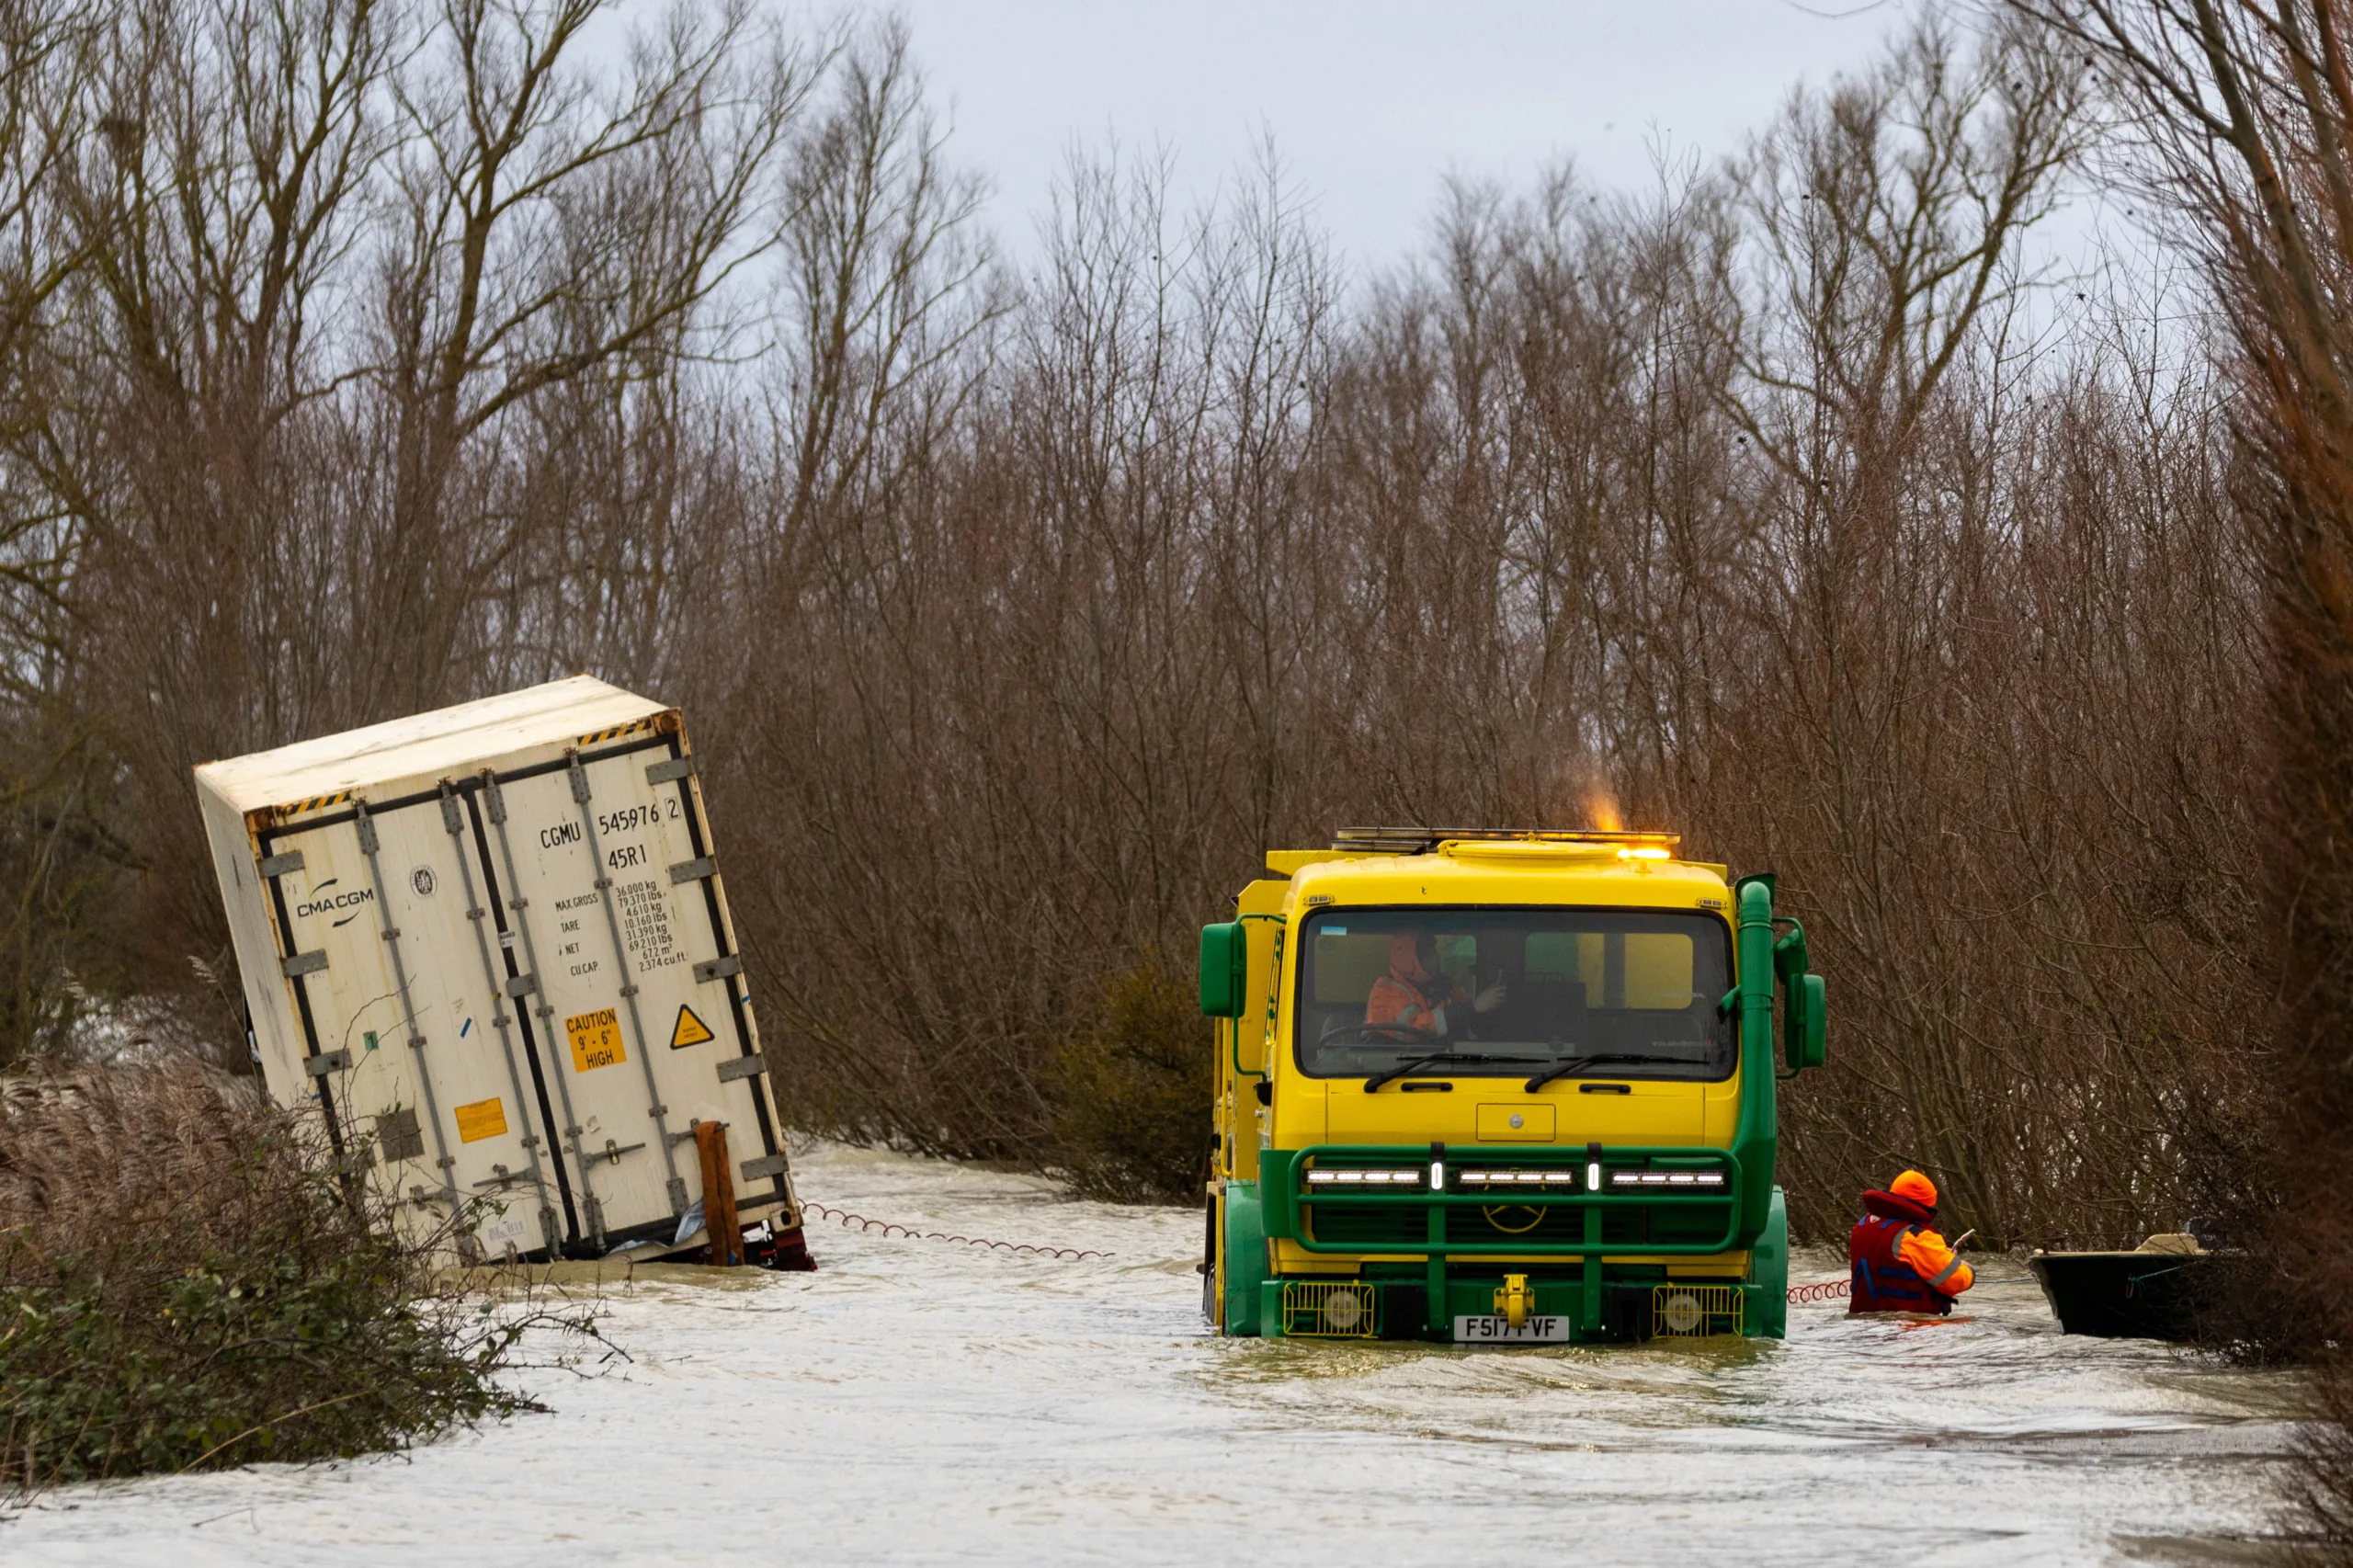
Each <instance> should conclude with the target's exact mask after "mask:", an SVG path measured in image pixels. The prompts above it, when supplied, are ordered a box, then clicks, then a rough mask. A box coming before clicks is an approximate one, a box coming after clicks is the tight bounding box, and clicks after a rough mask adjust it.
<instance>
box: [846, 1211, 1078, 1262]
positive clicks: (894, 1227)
mask: <svg viewBox="0 0 2353 1568" xmlns="http://www.w3.org/2000/svg"><path fill="white" fill-rule="evenodd" d="M801 1212H802V1213H803V1214H815V1215H817V1216H819V1217H820V1218H822V1219H826V1220H831V1221H834V1222H835V1224H838V1225H840V1226H842V1227H843V1228H844V1229H845V1230H852V1231H859V1232H863V1233H868V1234H871V1235H883V1236H904V1237H905V1238H906V1239H907V1240H909V1241H920V1242H956V1243H959V1244H962V1245H964V1246H968V1247H994V1248H995V1250H997V1251H998V1252H1010V1253H1028V1254H1029V1256H1032V1257H1051V1258H1054V1259H1056V1260H1058V1261H1061V1262H1064V1263H1077V1262H1080V1261H1083V1260H1084V1259H1086V1258H1090V1257H1094V1258H1108V1257H1109V1256H1111V1255H1110V1254H1109V1253H1108V1252H1097V1251H1095V1250H1093V1249H1092V1248H1086V1247H1056V1246H1040V1245H1032V1244H1029V1243H1028V1242H1000V1241H994V1240H992V1239H990V1238H989V1237H987V1236H952V1235H947V1234H944V1233H941V1232H938V1231H918V1230H916V1229H915V1227H914V1226H912V1225H902V1224H900V1223H898V1222H897V1221H892V1220H870V1219H868V1218H867V1217H866V1216H865V1215H863V1214H853V1213H851V1212H850V1211H849V1210H847V1209H829V1208H827V1207H826V1206H825V1205H824V1204H823V1203H811V1202H809V1201H807V1200H806V1199H803V1200H802V1202H801Z"/></svg>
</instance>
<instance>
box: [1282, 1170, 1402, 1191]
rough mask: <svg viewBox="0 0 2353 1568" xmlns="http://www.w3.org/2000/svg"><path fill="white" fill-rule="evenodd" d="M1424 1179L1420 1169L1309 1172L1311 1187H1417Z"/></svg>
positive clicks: (1308, 1182)
mask: <svg viewBox="0 0 2353 1568" xmlns="http://www.w3.org/2000/svg"><path fill="white" fill-rule="evenodd" d="M1421 1179H1422V1173H1421V1172H1419V1171H1352V1170H1313V1171H1310V1172H1308V1173H1307V1185H1308V1186H1310V1187H1415V1186H1418V1185H1419V1184H1420V1182H1421Z"/></svg>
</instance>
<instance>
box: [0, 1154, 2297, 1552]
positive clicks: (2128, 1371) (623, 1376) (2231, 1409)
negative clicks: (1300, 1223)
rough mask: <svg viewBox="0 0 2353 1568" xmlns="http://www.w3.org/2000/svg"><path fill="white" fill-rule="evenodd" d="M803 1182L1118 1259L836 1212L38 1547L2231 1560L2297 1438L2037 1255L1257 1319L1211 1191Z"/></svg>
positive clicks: (69, 1498)
mask: <svg viewBox="0 0 2353 1568" xmlns="http://www.w3.org/2000/svg"><path fill="white" fill-rule="evenodd" d="M798 1170H799V1173H800V1181H801V1191H802V1193H803V1196H804V1197H805V1198H807V1199H811V1200H812V1201H813V1202H819V1203H824V1204H827V1205H830V1206H833V1207H835V1208H837V1209H841V1210H850V1211H854V1212H856V1213H858V1214H861V1215H870V1216H874V1217H876V1218H878V1219H888V1220H892V1221H902V1222H907V1223H912V1224H914V1225H915V1226H916V1227H917V1228H919V1229H923V1230H938V1231H942V1232H954V1233H964V1234H968V1235H985V1236H991V1237H998V1238H1002V1239H1005V1240H1007V1241H1013V1242H1021V1243H1029V1244H1051V1245H1055V1246H1061V1247H1068V1248H1086V1249H1099V1250H1103V1251H1108V1253H1110V1254H1111V1255H1112V1256H1109V1257H1108V1258H1105V1259H1100V1260H1093V1259H1090V1260H1085V1261H1076V1262H1071V1261H1044V1260H1040V1259H1039V1258H1037V1257H1034V1256H1026V1255H1018V1254H1006V1253H1003V1252H998V1251H992V1250H987V1249H983V1248H979V1247H972V1246H965V1245H960V1244H952V1243H945V1242H937V1241H925V1240H920V1239H907V1238H905V1237H902V1236H899V1235H895V1234H894V1235H889V1236H885V1235H881V1234H871V1233H856V1232H852V1231H847V1230H844V1229H841V1228H839V1227H838V1225H825V1224H815V1223H813V1225H812V1227H811V1240H812V1242H813V1245H814V1247H815V1250H816V1251H817V1254H818V1256H819V1259H820V1262H821V1264H822V1269H821V1271H820V1272H818V1273H816V1274H813V1275H757V1274H743V1273H738V1274H733V1275H731V1276H728V1277H726V1280H727V1282H726V1283H725V1284H724V1285H721V1286H713V1285H710V1284H707V1283H700V1282H698V1271H694V1270H688V1269H680V1268H674V1267H663V1268H655V1269H650V1270H640V1271H639V1273H638V1276H637V1278H636V1279H635V1280H634V1281H633V1282H631V1283H630V1284H628V1285H627V1286H626V1287H623V1288H620V1289H618V1290H614V1291H613V1292H611V1294H610V1295H609V1297H608V1309H607V1311H606V1313H605V1319H604V1322H605V1327H606V1329H607V1331H608V1333H609V1334H610V1335H611V1336H612V1338H613V1339H614V1340H615V1341H616V1342H617V1343H619V1344H620V1346H623V1347H625V1348H626V1349H627V1351H628V1352H629V1354H630V1356H631V1360H630V1361H629V1362H628V1363H627V1364H625V1365H621V1364H616V1365H615V1366H614V1367H612V1368H611V1369H607V1370H603V1371H601V1372H597V1373H596V1374H595V1375H582V1373H580V1372H578V1371H567V1370H558V1369H540V1370H536V1371H532V1372H529V1373H527V1374H524V1376H525V1379H526V1381H527V1383H528V1386H529V1389H530V1391H531V1392H533V1393H535V1394H537V1395H538V1396H539V1397H540V1398H541V1399H543V1400H544V1401H545V1402H546V1403H548V1404H549V1405H550V1406H551V1407H552V1409H551V1414H548V1415H527V1416H521V1417H518V1418H517V1419H514V1420H512V1421H508V1422H505V1423H502V1424H499V1425H496V1426H489V1427H485V1428H483V1429H482V1430H480V1431H476V1432H472V1433H466V1434H461V1435H460V1436H458V1437H453V1438H451V1439H449V1440H447V1441H445V1442H441V1443H438V1444H434V1445H432V1446H429V1447H427V1448H424V1449H418V1450H417V1451H415V1452H414V1453H411V1454H407V1455H403V1456H398V1457H393V1458H388V1459H373V1460H363V1461H360V1462H358V1463H352V1464H342V1465H328V1466H317V1467H312V1468H287V1467H271V1466H264V1467H259V1468H256V1469H252V1470H247V1471H235V1472H231V1473H224V1474H216V1475H204V1476H196V1477H188V1478H184V1479H177V1480H159V1481H149V1482H140V1483H130V1484H124V1485H118V1486H111V1487H103V1488H93V1487H79V1488H69V1489H66V1490H63V1491H60V1492H55V1493H51V1494H47V1495H46V1496H44V1497H42V1498H41V1499H40V1501H39V1502H37V1503H36V1504H35V1505H34V1506H31V1507H29V1508H27V1509H23V1510H20V1511H18V1512H17V1513H16V1514H15V1515H14V1517H11V1518H10V1519H8V1521H7V1522H6V1523H5V1524H0V1562H6V1563H8V1564H11V1565H17V1564H28V1563H93V1564H101V1563H102V1564H154V1565H159V1568H160V1565H168V1568H194V1565H197V1564H210V1563H223V1564H227V1563H244V1562H267V1563H318V1564H321V1565H322V1568H325V1565H329V1564H332V1565H333V1568H366V1565H372V1564H382V1565H384V1568H460V1565H471V1564H477V1563H479V1564H493V1563H495V1564H512V1563H532V1564H548V1565H550V1568H555V1565H562V1568H582V1565H584V1564H592V1563H605V1562H613V1563H619V1562H698V1563H700V1562H708V1563H745V1564H750V1563H762V1564H766V1563H832V1562H842V1563H863V1562H1021V1563H1030V1562H1120V1563H1133V1562H1242V1561H1245V1560H1246V1559H1249V1558H1252V1557H1259V1558H1264V1559H1267V1560H1270V1561H1290V1562H1304V1563H1325V1562H1331V1563H1340V1562H1346V1563H1351V1564H1365V1565H1369V1568H1378V1565H1381V1564H1388V1563H1415V1562H1432V1563H1436V1562H1447V1563H1461V1562H1471V1561H1491V1562H1529V1563H1536V1562H1554V1561H1571V1562H1579V1563H1596V1562H1610V1563H1620V1562H1623V1563H1644V1562H1689V1563H1699V1562H1723V1561H1731V1560H1734V1558H1735V1555H1736V1559H1737V1560H1738V1561H1740V1562H1745V1563H1775V1562H1820V1561H1823V1560H1824V1559H1844V1560H1846V1561H1851V1562H1946V1563H1999V1564H2004V1565H2016V1564H2020V1563H2029V1562H2240V1561H2246V1560H2249V1559H2250V1558H2251V1557H2252V1556H2253V1555H2254V1553H2255V1551H2256V1543H2257V1542H2259V1541H2260V1540H2261V1539H2262V1538H2263V1537H2264V1536H2265V1535H2266V1534H2267V1533H2268V1529H2269V1528H2270V1526H2269V1521H2268V1517H2267V1507H2268V1505H2267V1503H2266V1501H2265V1499H2264V1496H2263V1492H2264V1488H2265V1487H2266V1485H2267V1484H2268V1483H2271V1482H2272V1481H2273V1480H2274V1479H2276V1474H2277V1471H2276V1468H2275V1467H2276V1466H2277V1465H2278V1464H2279V1455H2280V1454H2281V1453H2282V1451H2283V1450H2284V1449H2285V1448H2286V1446H2287V1444H2288V1442H2289V1441H2290V1437H2291V1436H2292V1428H2291V1426H2290V1425H2289V1423H2288V1421H2287V1419H2286V1418H2285V1415H2284V1409H2285V1397H2286V1393H2287V1392H2288V1391H2287V1389H2286V1387H2285V1385H2284V1384H2283V1383H2282V1382H2281V1381H2279V1379H2278V1378H2277V1377H2276V1376H2274V1375H2268V1374H2250V1373H2245V1372H2240V1371H2233V1370H2225V1369H2216V1368H2213V1367H2211V1366H2207V1365H2204V1364H2201V1363H2200V1362H2197V1361H2195V1360H2192V1359H2189V1358H2184V1357H2181V1356H2178V1355H2176V1354H2175V1353H2172V1352H2170V1351H2168V1350H2166V1349H2165V1348H2164V1347H2162V1346H2154V1345H2147V1344H2139V1343H2131V1342H2106V1341H2098V1340H2086V1339H2077V1338H2068V1337H2066V1336H2063V1335H2061V1334H2060V1333H2059V1332H2058V1329H2057V1325H2056V1324H2054V1323H2053V1322H2052V1319H2051V1316H2050V1314H2049V1312H2047V1310H2046V1309H2045V1308H2044V1306H2043V1303H2042V1300H2041V1297H2040V1293H2039V1292H2038V1291H2037V1290H2036V1289H2035V1286H2034V1283H2033V1281H2032V1279H2031V1278H2029V1277H2028V1276H2027V1275H2026V1274H2025V1272H2024V1271H2023V1270H2022V1269H2017V1268H2012V1267H2003V1266H2001V1265H2000V1264H1999V1263H1998V1262H1997V1263H1995V1265H1993V1266H1992V1267H1989V1268H1988V1269H1987V1274H1988V1275H1989V1276H1992V1278H1988V1280H1987V1282H1986V1283H1984V1284H1983V1285H1981V1286H1980V1287H1979V1288H1978V1290H1975V1291H1973V1292H1972V1294H1971V1295H1970V1296H1969V1298H1968V1301H1969V1318H1968V1321H1965V1322H1960V1321H1956V1322H1951V1323H1945V1324H1933V1325H1918V1326H1909V1325H1901V1324H1890V1323H1881V1322H1869V1321H1852V1320H1849V1319H1848V1318H1847V1317H1846V1316H1845V1314H1844V1305H1843V1303H1837V1304H1834V1305H1829V1306H1811V1307H1810V1306H1799V1307H1793V1308H1792V1309H1791V1310H1790V1336H1789V1338H1788V1340H1787V1341H1785V1342H1783V1343H1779V1344H1769V1343H1763V1342H1733V1341H1710V1342H1703V1343H1696V1344H1688V1345H1677V1346H1650V1347H1643V1348H1628V1349H1609V1348H1602V1349H1580V1348H1576V1347H1573V1346H1562V1347H1530V1348H1526V1349H1517V1350H1502V1351H1498V1350H1481V1351H1455V1350H1451V1349H1447V1348H1444V1347H1439V1346H1374V1345H1358V1344H1342V1343H1333V1342H1316V1341H1305V1340H1293V1341H1275V1342H1261V1341H1257V1340H1235V1341H1222V1340H1218V1339H1215V1338H1212V1337H1211V1336H1210V1335H1208V1334H1207V1333H1206V1331H1205V1330H1204V1328H1203V1325H1202V1323H1201V1320H1200V1315H1199V1296H1200V1286H1199V1278H1198V1277H1197V1276H1196V1275H1195V1273H1194V1271H1193V1269H1194V1264H1195V1262H1196V1261H1197V1259H1198V1257H1199V1251H1200V1228H1201V1221H1200V1217H1199V1213H1198V1212H1190V1211H1184V1210H1122V1209H1114V1208H1109V1207H1106V1206H1102V1205H1097V1204H1091V1203H1075V1202H1071V1201H1068V1200H1066V1199H1062V1198H1061V1197H1059V1196H1058V1195H1057V1194H1056V1193H1055V1192H1054V1191H1053V1190H1052V1189H1051V1188H1050V1187H1048V1186H1047V1185H1046V1184H1044V1183H1042V1182H1038V1181H1034V1180H1029V1179H1026V1178H1023V1177H1019V1176H1004V1175H998V1174H995V1173H991V1172H986V1171H976V1170H970V1169H962V1168H957V1167H950V1166H945V1165H934V1164H929V1163H926V1162H922V1161H916V1160H910V1159H903V1158H899V1157H896V1156H892V1155H880V1154H871V1153H860V1152H856V1151H849V1150H842V1149H835V1148H830V1147H824V1148H817V1149H813V1150H810V1151H807V1152H805V1153H804V1154H803V1155H802V1156H801V1160H800V1163H799V1165H798ZM1839 1270H1840V1265H1839V1263H1838V1260H1836V1259H1835V1258H1829V1257H1825V1256H1807V1255H1805V1254H1803V1253H1801V1255H1800V1256H1799V1259H1798V1263H1797V1267H1796V1268H1795V1269H1794V1271H1793V1273H1794V1276H1795V1277H1796V1278H1802V1279H1803V1278H1819V1277H1822V1276H1823V1275H1824V1274H1831V1275H1835V1274H1836V1273H1837V1272H1839ZM702 1278H709V1277H708V1276H704V1277H702Z"/></svg>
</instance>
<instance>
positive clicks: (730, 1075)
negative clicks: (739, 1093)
mask: <svg viewBox="0 0 2353 1568" xmlns="http://www.w3.org/2000/svg"><path fill="white" fill-rule="evenodd" d="M767 1070H768V1064H767V1059H766V1058H764V1057H759V1056H738V1057H735V1058H734V1059H733V1060H732V1061H728V1062H721V1063H720V1064H719V1081H720V1082H721V1083H722V1084H732V1083H733V1082H734V1081H735V1080H736V1079H738V1078H756V1077H758V1076H759V1075H760V1074H763V1073H765V1072H767Z"/></svg>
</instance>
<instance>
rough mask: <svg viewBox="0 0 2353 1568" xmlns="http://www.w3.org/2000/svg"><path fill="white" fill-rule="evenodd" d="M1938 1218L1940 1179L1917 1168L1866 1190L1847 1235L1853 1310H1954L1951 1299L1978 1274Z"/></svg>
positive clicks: (1851, 1308) (1968, 1286) (1973, 1281)
mask: <svg viewBox="0 0 2353 1568" xmlns="http://www.w3.org/2000/svg"><path fill="white" fill-rule="evenodd" d="M1936 1219H1937V1184H1936V1183H1935V1182H1932V1181H1930V1180H1929V1179H1928V1178H1927V1176H1922V1175H1921V1174H1920V1173H1919V1172H1918V1171H1905V1172H1904V1174H1903V1175H1902V1176H1897V1177H1896V1178H1895V1179H1894V1180H1893V1181H1892V1182H1889V1183H1888V1184H1887V1190H1886V1191H1885V1192H1866V1193H1865V1194H1863V1217H1862V1218H1861V1219H1859V1220H1858V1221H1855V1229H1854V1233H1853V1234H1851V1235H1849V1236H1848V1237H1847V1265H1848V1267H1850V1268H1851V1269H1852V1270H1853V1275H1854V1278H1853V1281H1852V1283H1851V1285H1850V1286H1849V1287H1848V1288H1849V1290H1850V1291H1851V1292H1852V1293H1851V1294H1850V1295H1849V1296H1848V1298H1847V1311H1848V1312H1935V1313H1938V1315H1942V1314H1944V1313H1946V1312H1951V1311H1952V1299H1953V1298H1954V1297H1955V1296H1958V1295H1960V1294H1961V1292H1962V1291H1963V1290H1968V1289H1969V1288H1970V1286H1971V1285H1972V1284H1974V1283H1976V1276H1975V1275H1974V1274H1972V1272H1971V1270H1970V1267H1969V1265H1967V1264H1965V1263H1963V1262H1961V1258H1960V1257H1959V1256H1958V1255H1956V1254H1955V1253H1954V1252H1953V1250H1952V1248H1950V1247H1949V1246H1947V1245H1946V1244H1945V1239H1944V1237H1942V1236H1940V1235H1938V1234H1937V1233H1936V1231H1935V1230H1934V1229H1933V1227H1934V1225H1935V1224H1936ZM1968 1239H1969V1238H1968V1237H1967V1236H1963V1237H1961V1240H1962V1241H1967V1240H1968Z"/></svg>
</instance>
